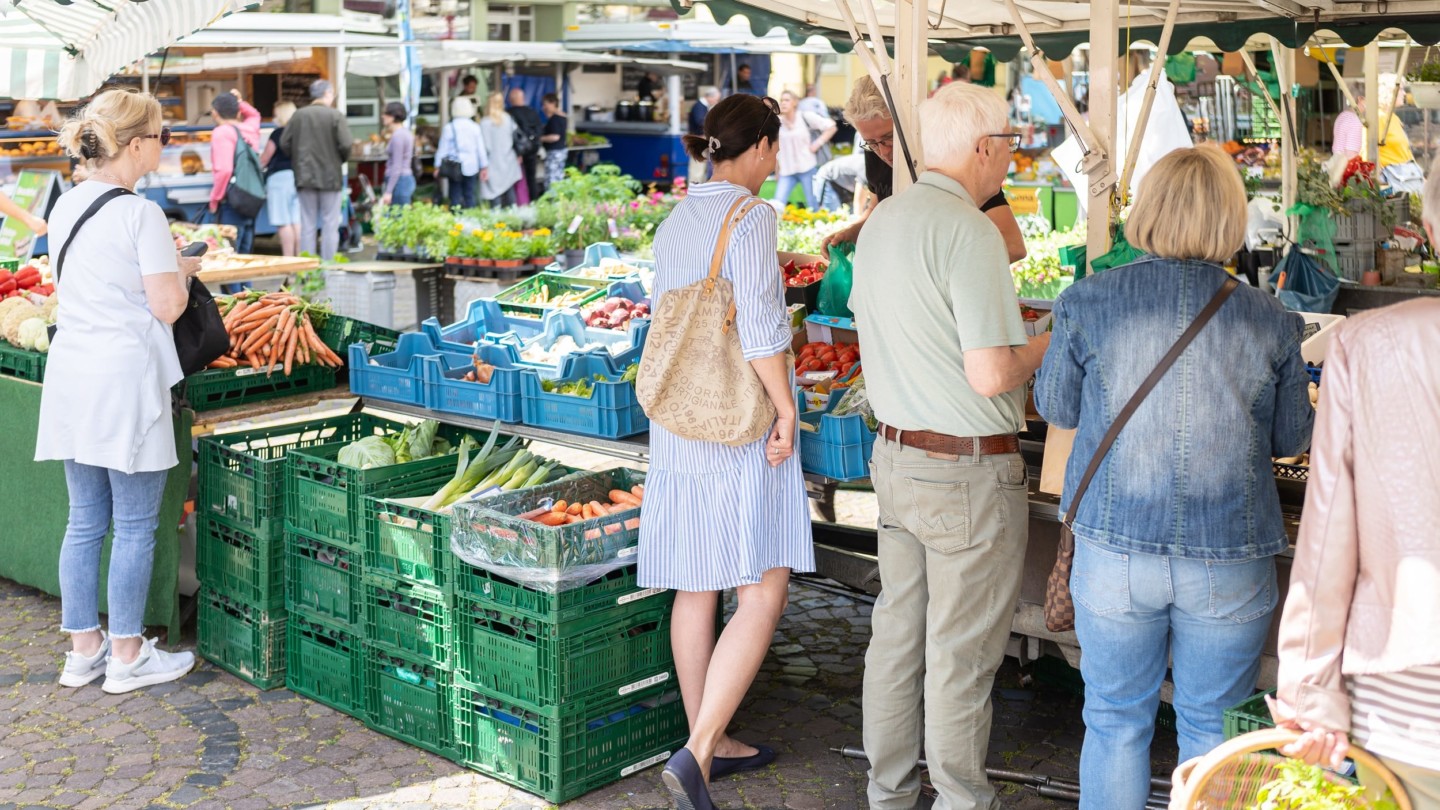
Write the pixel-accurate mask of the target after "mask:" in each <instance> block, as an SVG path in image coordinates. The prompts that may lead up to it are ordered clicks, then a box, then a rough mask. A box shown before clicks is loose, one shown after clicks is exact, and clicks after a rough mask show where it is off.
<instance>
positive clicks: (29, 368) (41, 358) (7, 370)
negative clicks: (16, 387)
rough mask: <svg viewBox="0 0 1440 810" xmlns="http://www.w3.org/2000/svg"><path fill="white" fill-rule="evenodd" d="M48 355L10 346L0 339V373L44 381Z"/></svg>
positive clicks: (23, 378)
mask: <svg viewBox="0 0 1440 810" xmlns="http://www.w3.org/2000/svg"><path fill="white" fill-rule="evenodd" d="M47 357H49V355H46V354H41V353H40V352H32V351H29V350H27V349H21V348H19V347H18V346H11V345H10V344H9V343H6V342H5V341H3V340H0V374H3V375H5V376H7V377H18V378H19V379H22V380H29V381H30V382H37V383H38V382H44V380H45V361H46V358H47Z"/></svg>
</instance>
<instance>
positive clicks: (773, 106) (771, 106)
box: [755, 96, 780, 143]
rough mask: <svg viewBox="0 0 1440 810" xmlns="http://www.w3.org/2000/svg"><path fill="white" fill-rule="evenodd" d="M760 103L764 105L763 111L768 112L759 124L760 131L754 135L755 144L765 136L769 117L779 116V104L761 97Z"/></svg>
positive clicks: (768, 98)
mask: <svg viewBox="0 0 1440 810" xmlns="http://www.w3.org/2000/svg"><path fill="white" fill-rule="evenodd" d="M760 103H762V104H764V105H765V109H767V110H769V111H770V112H769V113H768V114H767V115H766V116H765V120H764V121H761V122H760V129H759V131H757V132H756V133H755V142H756V143H759V142H760V138H761V137H762V136H764V135H765V125H766V124H769V123H770V117H771V116H775V117H777V118H778V117H779V116H780V102H778V101H776V100H775V99H773V98H771V97H769V96H761V97H760Z"/></svg>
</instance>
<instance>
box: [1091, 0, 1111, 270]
mask: <svg viewBox="0 0 1440 810" xmlns="http://www.w3.org/2000/svg"><path fill="white" fill-rule="evenodd" d="M1090 11H1091V15H1092V18H1091V22H1090V122H1089V123H1090V131H1091V132H1093V133H1094V137H1095V139H1096V141H1097V142H1098V145H1099V147H1100V148H1101V149H1103V150H1104V154H1103V159H1104V160H1106V161H1107V162H1108V161H1109V160H1110V156H1111V155H1113V154H1115V129H1116V127H1115V110H1116V106H1117V102H1118V100H1119V89H1120V88H1119V85H1118V81H1119V78H1120V77H1119V76H1118V75H1116V72H1115V66H1116V61H1117V55H1118V52H1119V48H1120V28H1119V23H1120V3H1119V0H1094V2H1092V3H1091V4H1090ZM1104 178H1105V179H1103V180H1100V181H1097V179H1096V176H1095V175H1090V188H1089V190H1088V195H1089V196H1088V202H1087V203H1086V206H1085V219H1086V226H1087V231H1086V256H1087V257H1088V261H1091V262H1093V261H1095V260H1096V259H1098V258H1100V257H1101V256H1103V255H1105V254H1106V253H1107V252H1109V250H1110V201H1111V197H1112V195H1113V194H1114V192H1115V185H1114V183H1115V180H1116V177H1115V170H1114V168H1113V167H1110V168H1109V169H1108V171H1106V172H1105V174H1104Z"/></svg>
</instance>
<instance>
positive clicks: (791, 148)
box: [771, 90, 836, 211]
mask: <svg viewBox="0 0 1440 810" xmlns="http://www.w3.org/2000/svg"><path fill="white" fill-rule="evenodd" d="M835 130H836V126H835V122H834V121H831V120H830V119H829V118H825V117H822V116H818V115H814V114H812V113H807V112H802V111H801V110H800V99H798V98H796V97H795V94H794V93H792V92H790V91H789V90H786V91H785V92H784V93H781V94H780V160H779V166H778V167H777V168H776V170H775V172H776V175H777V177H776V181H775V197H774V198H773V199H772V200H771V202H773V203H774V204H775V207H776V208H780V209H783V208H784V207H785V204H786V203H788V202H789V201H790V192H792V191H794V190H795V187H796V186H797V185H798V186H800V189H801V191H802V192H803V193H804V194H805V207H806V208H808V209H810V210H811V211H814V210H816V209H817V208H819V207H820V202H819V201H818V200H816V199H815V169H816V168H817V167H818V166H819V162H818V160H817V159H816V157H815V153H816V152H819V151H820V148H821V147H823V146H824V145H825V144H827V143H829V142H830V139H831V138H833V137H835ZM817 132H818V133H819V134H818V135H816V134H815V133H817Z"/></svg>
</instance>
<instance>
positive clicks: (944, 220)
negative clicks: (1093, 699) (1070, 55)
mask: <svg viewBox="0 0 1440 810" xmlns="http://www.w3.org/2000/svg"><path fill="white" fill-rule="evenodd" d="M920 127H921V130H920V131H921V134H922V147H923V149H924V157H925V165H926V166H927V170H926V172H925V173H924V174H922V175H921V176H920V178H919V180H918V182H917V183H916V184H915V185H914V186H912V187H911V188H909V189H907V190H906V191H905V192H904V193H902V194H899V195H897V196H894V197H891V198H890V199H889V200H886V201H884V202H882V203H880V204H879V205H878V206H877V207H876V208H875V210H874V212H873V213H872V214H871V216H870V218H869V221H868V222H867V223H866V225H865V230H864V231H863V232H862V233H861V234H860V239H859V242H858V244H857V246H856V251H855V286H854V289H853V290H852V292H851V296H850V307H851V309H853V310H854V311H855V319H856V323H857V325H858V328H859V330H860V342H861V344H863V345H864V346H865V377H866V389H867V390H868V391H869V392H870V401H871V404H872V405H873V406H874V409H875V416H876V418H877V419H879V420H880V423H881V425H880V436H879V437H878V439H877V441H876V442H875V450H874V456H873V460H872V466H871V472H872V476H873V479H874V483H875V493H876V495H877V496H878V498H879V506H880V525H879V555H880V580H881V583H882V585H883V588H884V589H883V591H882V592H881V594H880V599H879V600H878V601H877V602H876V604H875V613H874V617H873V619H872V622H873V633H872V637H871V641H870V649H869V652H868V653H867V654H866V656H865V693H864V711H865V750H866V753H868V754H869V756H870V765H871V767H870V788H869V795H870V807H871V808H873V810H892V809H893V810H899V809H900V808H905V810H909V808H912V807H914V806H915V802H916V799H917V798H918V796H919V792H920V776H919V772H918V770H917V768H916V761H917V760H918V759H919V758H920V754H921V740H922V739H923V740H924V744H925V749H924V753H925V755H926V759H927V760H928V764H929V771H930V777H931V781H932V782H933V783H934V785H935V789H936V790H937V791H938V792H939V798H938V800H937V802H936V804H935V807H936V808H939V810H975V809H976V808H984V809H985V810H989V808H995V807H999V806H1000V805H999V803H998V801H997V799H996V797H995V791H994V790H993V789H992V788H991V787H990V785H989V783H988V781H987V780H986V778H985V754H986V748H987V746H988V742H989V738H990V690H991V687H992V685H993V683H994V680H995V670H996V669H997V668H998V667H999V665H1000V661H1001V659H1002V658H1003V657H1004V653H1005V642H1006V640H1007V639H1008V638H1009V635H1010V622H1011V617H1012V616H1013V614H1014V611H1015V600H1016V598H1017V597H1018V595H1019V591H1020V574H1021V568H1022V564H1023V562H1024V558H1025V544H1026V542H1027V540H1028V537H1029V527H1028V523H1027V521H1028V516H1029V506H1028V501H1027V493H1026V471H1025V462H1024V460H1023V459H1021V457H1020V443H1019V440H1018V439H1017V438H1016V434H1017V433H1018V432H1019V431H1020V429H1021V427H1022V426H1023V424H1024V417H1025V383H1026V381H1027V380H1029V379H1030V377H1031V376H1032V375H1033V374H1034V373H1035V370H1036V369H1037V368H1039V366H1040V361H1041V359H1042V358H1043V357H1044V355H1045V349H1046V347H1047V346H1049V343H1050V340H1049V336H1048V335H1042V336H1040V337H1034V338H1031V337H1027V336H1026V334H1025V323H1024V321H1023V320H1022V319H1021V317H1020V306H1019V302H1018V300H1017V299H1016V297H1015V287H1014V283H1013V282H1012V281H1011V277H1010V262H1009V260H1008V258H1007V256H1006V252H1005V242H1004V240H1003V239H1002V238H1001V237H1000V232H999V231H998V230H996V229H995V226H994V224H992V223H991V222H990V220H989V219H987V218H986V216H985V215H984V214H983V213H981V211H980V207H979V205H978V204H977V201H984V200H987V199H989V198H990V197H992V196H994V195H995V193H996V192H998V191H999V190H1000V184H1001V183H1002V182H1003V181H1004V180H1005V174H1006V171H1007V169H1008V167H1009V165H1010V155H1011V151H1012V150H1013V149H1014V147H1015V145H1016V142H1017V141H1018V140H1019V137H1020V136H1019V135H1016V134H1014V133H1012V132H1011V130H1010V122H1009V115H1008V110H1007V108H1006V106H1005V102H1004V101H1003V100H1002V99H1001V98H1000V97H999V96H998V95H996V94H995V93H994V92H993V91H991V90H988V89H986V88H982V87H977V86H975V85H970V84H958V83H952V84H950V85H947V86H946V87H945V88H944V89H942V90H940V91H939V92H938V93H936V94H935V95H934V97H932V98H930V99H928V100H927V101H925V102H924V103H922V104H921V105H920ZM901 313H903V317H901ZM922 705H923V707H924V712H923V715H922V711H921V707H922ZM922 720H923V725H922Z"/></svg>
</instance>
